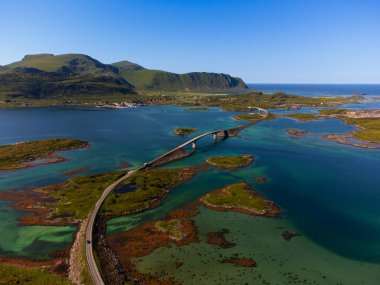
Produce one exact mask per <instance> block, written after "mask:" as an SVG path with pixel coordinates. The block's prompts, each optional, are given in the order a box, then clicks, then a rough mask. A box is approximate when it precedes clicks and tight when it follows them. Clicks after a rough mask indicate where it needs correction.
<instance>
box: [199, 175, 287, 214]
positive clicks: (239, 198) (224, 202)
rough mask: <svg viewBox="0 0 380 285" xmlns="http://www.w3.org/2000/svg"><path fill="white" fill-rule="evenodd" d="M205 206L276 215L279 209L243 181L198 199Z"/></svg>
mask: <svg viewBox="0 0 380 285" xmlns="http://www.w3.org/2000/svg"><path fill="white" fill-rule="evenodd" d="M200 202H201V203H203V204H204V205H205V206H206V207H207V208H210V209H213V210H220V211H235V212H240V213H245V214H250V215H258V216H265V217H277V216H279V215H280V209H279V208H278V207H277V206H276V205H275V204H274V203H273V202H272V201H269V200H267V199H265V198H264V197H262V196H260V195H259V194H257V193H256V192H254V191H253V189H252V188H251V187H250V186H249V185H248V184H247V183H245V182H241V183H236V184H232V185H229V186H226V187H224V188H222V189H219V190H216V191H214V192H211V193H208V194H206V195H205V196H203V197H202V198H201V199H200Z"/></svg>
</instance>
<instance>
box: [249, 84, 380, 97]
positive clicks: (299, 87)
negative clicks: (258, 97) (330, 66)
mask: <svg viewBox="0 0 380 285" xmlns="http://www.w3.org/2000/svg"><path fill="white" fill-rule="evenodd" d="M247 85H248V87H250V88H252V89H255V90H259V91H263V92H264V93H275V92H284V93H288V94H295V95H302V96H310V97H318V96H352V95H364V96H366V97H378V96H380V84H279V83H277V84H266V83H249V84H247Z"/></svg>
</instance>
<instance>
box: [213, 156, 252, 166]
mask: <svg viewBox="0 0 380 285" xmlns="http://www.w3.org/2000/svg"><path fill="white" fill-rule="evenodd" d="M252 161H253V156H252V155H238V156H212V157H209V158H208V159H207V160H206V162H208V163H210V164H212V165H214V166H216V167H220V168H237V167H242V166H246V165H248V164H250V163H252Z"/></svg>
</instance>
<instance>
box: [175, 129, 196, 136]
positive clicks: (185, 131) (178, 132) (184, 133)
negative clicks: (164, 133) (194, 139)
mask: <svg viewBox="0 0 380 285" xmlns="http://www.w3.org/2000/svg"><path fill="white" fill-rule="evenodd" d="M196 131H198V129H192V128H178V129H175V130H174V131H173V134H175V135H177V136H187V135H190V134H192V133H195V132H196Z"/></svg>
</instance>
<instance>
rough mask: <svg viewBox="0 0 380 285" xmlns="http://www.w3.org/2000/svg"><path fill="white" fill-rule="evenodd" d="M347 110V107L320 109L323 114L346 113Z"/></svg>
mask: <svg viewBox="0 0 380 285" xmlns="http://www.w3.org/2000/svg"><path fill="white" fill-rule="evenodd" d="M346 112H347V110H346V109H325V110H319V113H321V114H322V115H327V116H328V115H345V114H346Z"/></svg>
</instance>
